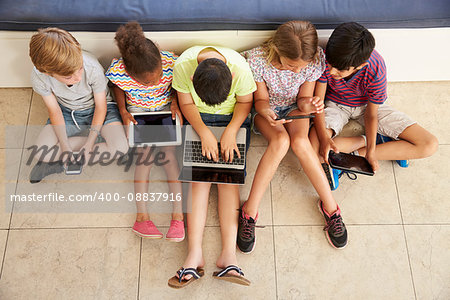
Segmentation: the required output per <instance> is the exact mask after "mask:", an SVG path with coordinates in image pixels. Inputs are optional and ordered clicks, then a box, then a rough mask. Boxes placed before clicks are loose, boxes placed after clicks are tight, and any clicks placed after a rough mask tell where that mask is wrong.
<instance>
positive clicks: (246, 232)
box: [241, 219, 255, 239]
mask: <svg viewBox="0 0 450 300" xmlns="http://www.w3.org/2000/svg"><path fill="white" fill-rule="evenodd" d="M242 225H243V229H242V232H241V235H242V237H243V238H245V239H248V238H251V237H252V236H253V235H254V232H255V223H254V222H249V220H247V219H243V220H242Z"/></svg>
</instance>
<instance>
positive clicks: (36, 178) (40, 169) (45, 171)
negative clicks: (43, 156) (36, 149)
mask: <svg viewBox="0 0 450 300" xmlns="http://www.w3.org/2000/svg"><path fill="white" fill-rule="evenodd" d="M63 171H64V166H63V163H62V162H61V161H55V162H43V161H39V162H38V163H37V164H36V165H35V166H34V167H33V169H32V170H31V172H30V182H31V183H38V182H40V181H41V180H42V179H44V177H46V176H48V175H51V174H57V173H62V172H63Z"/></svg>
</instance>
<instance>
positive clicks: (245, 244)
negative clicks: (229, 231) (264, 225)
mask: <svg viewBox="0 0 450 300" xmlns="http://www.w3.org/2000/svg"><path fill="white" fill-rule="evenodd" d="M255 225H256V220H254V219H253V218H252V217H250V216H248V215H247V214H246V213H245V212H244V210H243V209H242V207H241V208H239V226H238V235H237V245H238V247H239V250H241V252H243V253H245V254H248V253H251V252H252V251H253V249H255V242H256V236H255Z"/></svg>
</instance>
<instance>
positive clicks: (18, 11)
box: [0, 0, 450, 31]
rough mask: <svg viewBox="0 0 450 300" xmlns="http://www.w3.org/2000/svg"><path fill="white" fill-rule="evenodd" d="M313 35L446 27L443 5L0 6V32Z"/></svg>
mask: <svg viewBox="0 0 450 300" xmlns="http://www.w3.org/2000/svg"><path fill="white" fill-rule="evenodd" d="M301 19H304V20H310V21H311V22H312V23H314V24H315V25H316V27H317V28H318V29H332V28H334V27H336V26H337V25H338V24H340V23H342V22H346V21H356V22H359V23H361V24H363V25H365V26H366V27H368V28H426V27H450V1H449V0H427V1H424V0H408V1H405V0H403V1H401V0H398V1H392V0H376V1H373V0H372V1H369V0H313V1H305V0H303V1H302V0H280V1H274V0H245V1H243V0H228V1H223V0H216V1H213V0H164V1H156V0H154V1H148V0H147V1H146V0H113V1H111V0H73V1H61V0H21V1H17V0H2V1H0V30H24V31H28V30H36V29H38V28H41V27H47V26H58V27H61V28H64V29H66V30H71V31H115V30H116V29H117V27H118V26H119V25H120V24H122V23H125V22H127V21H129V20H137V21H139V22H140V23H141V25H142V27H143V28H144V30H145V31H174V30H232V29H234V30H236V29H242V30H245V29H248V30H272V29H275V28H276V27H277V26H278V25H280V24H282V23H284V22H286V21H288V20H301Z"/></svg>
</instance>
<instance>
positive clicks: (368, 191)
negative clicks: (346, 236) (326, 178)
mask: <svg viewBox="0 0 450 300" xmlns="http://www.w3.org/2000/svg"><path fill="white" fill-rule="evenodd" d="M379 165H380V169H379V170H378V171H377V173H376V174H375V175H374V176H373V177H371V176H364V175H358V178H357V180H355V181H353V180H350V179H349V178H348V177H347V176H346V175H343V176H342V177H341V179H339V187H338V189H337V190H335V191H333V196H334V198H335V199H336V201H337V202H338V204H339V206H340V208H341V210H342V215H343V217H344V220H345V223H346V224H401V221H402V220H401V216H400V209H399V204H398V197H397V189H396V187H395V181H394V172H393V168H392V162H391V161H380V162H379Z"/></svg>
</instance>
